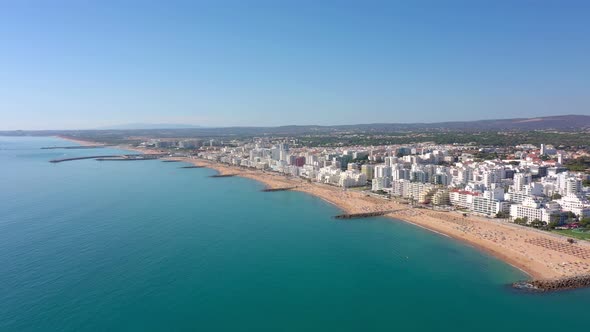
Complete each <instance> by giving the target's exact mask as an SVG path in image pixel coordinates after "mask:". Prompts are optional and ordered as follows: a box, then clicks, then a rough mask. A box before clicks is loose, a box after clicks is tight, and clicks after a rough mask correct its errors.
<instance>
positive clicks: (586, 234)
mask: <svg viewBox="0 0 590 332" xmlns="http://www.w3.org/2000/svg"><path fill="white" fill-rule="evenodd" d="M552 232H555V233H557V234H561V235H565V236H569V237H573V238H575V239H579V240H586V241H590V231H582V230H574V229H555V230H552Z"/></svg>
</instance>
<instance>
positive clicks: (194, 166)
mask: <svg viewBox="0 0 590 332" xmlns="http://www.w3.org/2000/svg"><path fill="white" fill-rule="evenodd" d="M204 167H205V166H196V165H193V166H182V167H180V168H204Z"/></svg>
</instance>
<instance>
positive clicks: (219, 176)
mask: <svg viewBox="0 0 590 332" xmlns="http://www.w3.org/2000/svg"><path fill="white" fill-rule="evenodd" d="M236 175H237V174H215V175H211V176H209V177H210V178H229V177H232V176H236Z"/></svg>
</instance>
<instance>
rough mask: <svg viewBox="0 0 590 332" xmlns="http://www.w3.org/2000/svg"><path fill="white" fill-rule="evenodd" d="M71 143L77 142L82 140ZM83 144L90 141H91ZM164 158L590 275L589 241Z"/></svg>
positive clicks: (531, 269) (566, 273)
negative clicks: (572, 239)
mask: <svg viewBox="0 0 590 332" xmlns="http://www.w3.org/2000/svg"><path fill="white" fill-rule="evenodd" d="M72 141H73V142H77V140H72ZM84 142H85V143H87V144H90V142H86V141H84ZM117 148H120V149H124V150H130V151H135V152H140V153H148V154H149V153H161V152H162V151H159V150H154V149H146V148H136V147H130V146H124V145H121V146H118V147H117ZM165 159H168V160H177V161H182V162H186V163H189V164H192V165H195V166H201V167H206V168H210V169H213V170H216V171H217V172H218V173H219V175H235V176H239V177H244V178H249V179H252V180H255V181H258V182H260V183H263V184H265V185H266V187H267V188H268V189H276V188H291V190H294V191H299V192H303V193H306V194H309V195H312V196H315V197H317V198H320V199H322V200H324V201H326V202H328V203H330V204H332V205H334V206H336V207H337V208H339V209H341V210H342V211H343V212H344V213H348V214H353V213H369V212H379V211H392V210H393V211H394V212H391V213H387V214H385V215H384V216H386V217H388V218H390V219H391V220H392V221H402V222H407V223H410V224H412V225H414V226H417V227H421V228H424V229H426V230H429V231H432V232H435V233H437V234H439V235H442V236H445V237H449V238H452V239H454V240H457V241H461V242H463V243H465V244H468V245H471V246H473V247H474V248H476V249H478V250H481V251H483V252H485V253H487V254H489V255H491V256H493V257H495V258H497V259H499V260H501V261H503V262H505V263H507V264H509V265H511V266H513V267H514V268H517V269H519V270H520V271H522V272H524V273H526V274H527V275H528V276H530V277H531V278H533V279H535V280H556V279H561V278H568V277H575V276H587V275H590V243H587V242H580V241H578V242H577V243H575V244H568V243H567V242H566V238H565V237H563V236H560V235H555V234H550V233H547V232H542V231H539V230H536V229H530V228H526V227H522V226H519V225H514V224H512V223H506V222H501V221H496V220H494V219H484V218H479V217H474V216H468V217H463V216H462V214H460V213H458V212H441V211H434V210H429V209H421V208H413V207H410V206H408V205H404V204H400V203H397V202H393V201H387V200H382V199H379V198H375V197H370V196H366V195H364V194H362V193H361V192H357V191H353V190H343V189H342V188H339V187H334V186H329V185H325V184H319V183H315V182H314V183H310V182H308V181H306V180H304V179H301V178H298V177H287V176H285V175H281V174H278V173H274V172H265V171H260V170H254V169H246V168H242V167H239V166H230V165H225V164H220V163H216V162H213V161H209V160H205V159H200V158H188V157H167V158H165ZM293 187H294V188H293Z"/></svg>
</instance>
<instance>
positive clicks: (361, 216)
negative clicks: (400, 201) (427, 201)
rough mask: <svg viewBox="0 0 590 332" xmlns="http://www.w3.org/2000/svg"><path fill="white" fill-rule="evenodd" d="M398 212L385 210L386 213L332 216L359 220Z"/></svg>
mask: <svg viewBox="0 0 590 332" xmlns="http://www.w3.org/2000/svg"><path fill="white" fill-rule="evenodd" d="M397 211H400V210H386V211H374V212H364V213H346V214H339V215H337V216H334V218H335V219H360V218H370V217H379V216H384V215H386V214H389V213H393V212H397Z"/></svg>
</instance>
